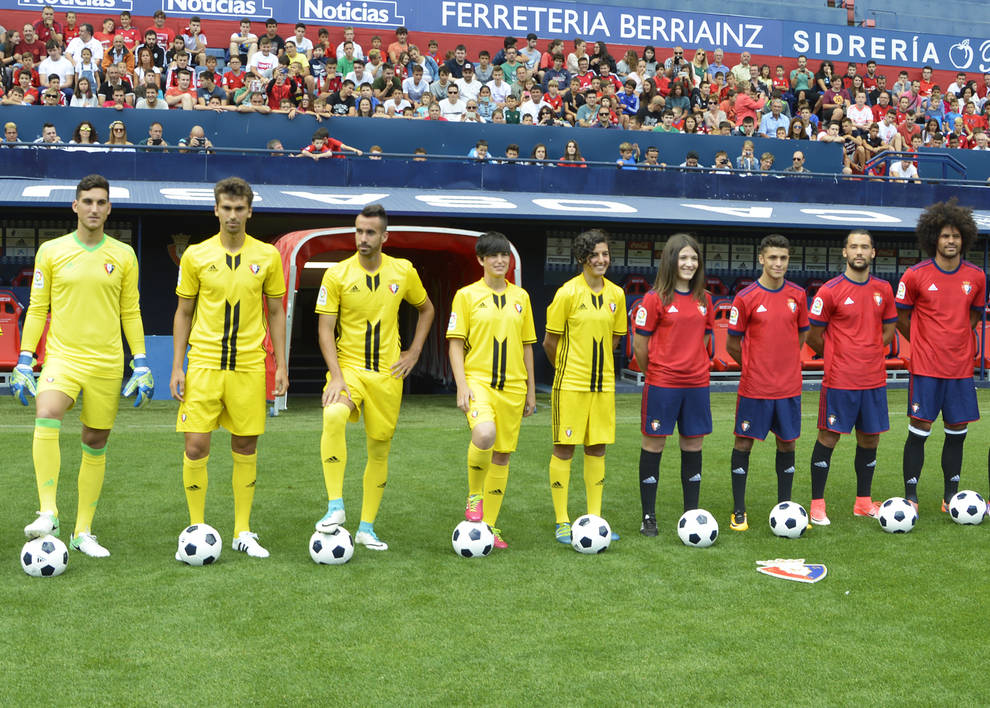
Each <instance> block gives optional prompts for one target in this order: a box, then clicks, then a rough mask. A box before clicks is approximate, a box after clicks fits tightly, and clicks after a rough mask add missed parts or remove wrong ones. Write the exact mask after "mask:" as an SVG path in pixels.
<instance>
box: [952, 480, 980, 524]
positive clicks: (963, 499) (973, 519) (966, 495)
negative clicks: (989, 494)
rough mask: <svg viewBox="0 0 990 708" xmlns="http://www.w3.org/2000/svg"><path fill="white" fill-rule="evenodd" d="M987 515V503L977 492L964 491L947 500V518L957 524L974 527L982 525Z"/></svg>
mask: <svg viewBox="0 0 990 708" xmlns="http://www.w3.org/2000/svg"><path fill="white" fill-rule="evenodd" d="M986 513H987V503H986V500H984V499H983V497H981V496H980V494H979V493H978V492H974V491H972V490H971V489H964V490H962V491H960V492H956V493H955V494H953V495H952V499H950V500H949V517H951V519H952V520H953V521H955V522H956V523H957V524H970V525H976V524H980V523H983V517H984V516H986Z"/></svg>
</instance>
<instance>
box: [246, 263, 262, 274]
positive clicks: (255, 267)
mask: <svg viewBox="0 0 990 708" xmlns="http://www.w3.org/2000/svg"><path fill="white" fill-rule="evenodd" d="M248 267H249V268H250V269H251V272H252V273H254V274H255V275H257V274H258V273H260V272H261V266H260V265H258V264H257V263H252V264H251V265H250V266H248Z"/></svg>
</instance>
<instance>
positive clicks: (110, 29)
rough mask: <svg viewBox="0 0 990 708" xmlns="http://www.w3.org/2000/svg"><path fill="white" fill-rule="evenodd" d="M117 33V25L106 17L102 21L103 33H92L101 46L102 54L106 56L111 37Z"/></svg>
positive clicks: (111, 41)
mask: <svg viewBox="0 0 990 708" xmlns="http://www.w3.org/2000/svg"><path fill="white" fill-rule="evenodd" d="M116 31H117V23H116V22H114V21H113V19H112V18H110V17H107V18H106V19H105V20H103V31H102V32H94V33H93V37H95V38H96V41H97V42H99V43H100V44H102V45H103V53H104V54H106V53H107V51H108V50H109V49H110V45H112V44H113V35H114V33H115V32H116Z"/></svg>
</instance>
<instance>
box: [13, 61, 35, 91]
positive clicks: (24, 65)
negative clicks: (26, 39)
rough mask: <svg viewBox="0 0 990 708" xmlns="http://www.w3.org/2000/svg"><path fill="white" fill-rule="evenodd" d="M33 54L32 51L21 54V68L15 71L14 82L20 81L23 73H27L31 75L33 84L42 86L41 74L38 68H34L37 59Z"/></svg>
mask: <svg viewBox="0 0 990 708" xmlns="http://www.w3.org/2000/svg"><path fill="white" fill-rule="evenodd" d="M32 56H33V55H31V54H30V53H28V54H24V55H22V56H21V68H20V69H18V70H17V71H15V72H14V83H17V82H18V81H20V77H21V74H27V75H28V76H30V77H31V86H34V87H35V88H40V87H41V76H39V74H38V70H37V69H35V68H34V65H35V61H34V59H33V58H32Z"/></svg>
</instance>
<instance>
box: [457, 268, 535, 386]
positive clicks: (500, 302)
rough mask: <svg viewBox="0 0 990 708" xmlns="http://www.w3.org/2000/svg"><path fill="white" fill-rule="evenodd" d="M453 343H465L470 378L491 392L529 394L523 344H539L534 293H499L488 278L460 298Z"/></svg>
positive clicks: (515, 289)
mask: <svg viewBox="0 0 990 708" xmlns="http://www.w3.org/2000/svg"><path fill="white" fill-rule="evenodd" d="M447 339H463V340H464V373H465V375H466V376H467V378H469V379H473V380H476V381H484V382H486V383H488V385H489V386H491V388H493V389H496V390H499V391H509V392H515V393H519V392H522V393H525V392H526V380H527V372H526V362H525V360H524V359H523V345H525V344H532V343H533V342H535V341H536V329H535V327H534V326H533V310H532V308H531V307H530V304H529V293H527V292H526V291H525V290H523V289H522V288H520V287H519V286H518V285H514V284H513V283H506V288H505V290H503V291H502V292H500V293H497V292H495V291H494V290H492V289H491V288H490V287H488V285H487V284H485V281H484V278H482V279H481V280H479V281H477V282H475V283H471V284H470V285H465V286H464V287H463V288H461V289H460V290H458V291H457V293H456V294H455V295H454V302H453V304H452V305H451V306H450V321H449V322H448V324H447Z"/></svg>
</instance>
